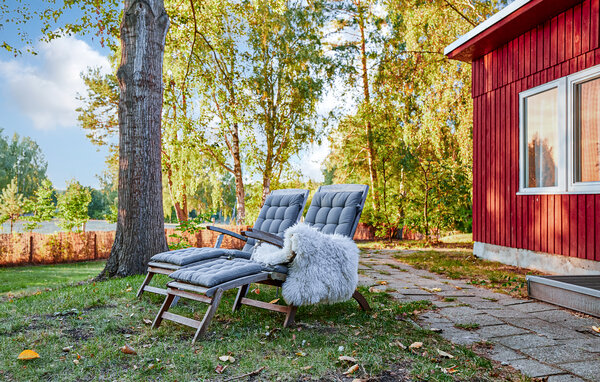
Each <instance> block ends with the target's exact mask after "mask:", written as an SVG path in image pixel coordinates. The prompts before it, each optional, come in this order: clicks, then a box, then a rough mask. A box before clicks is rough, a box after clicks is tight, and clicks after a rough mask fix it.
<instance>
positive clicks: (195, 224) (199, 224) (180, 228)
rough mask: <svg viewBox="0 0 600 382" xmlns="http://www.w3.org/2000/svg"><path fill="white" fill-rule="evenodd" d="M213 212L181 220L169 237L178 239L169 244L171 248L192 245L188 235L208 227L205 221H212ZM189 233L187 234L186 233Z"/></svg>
mask: <svg viewBox="0 0 600 382" xmlns="http://www.w3.org/2000/svg"><path fill="white" fill-rule="evenodd" d="M210 217H211V214H210V213H208V214H202V215H201V216H198V217H196V218H193V219H188V220H184V221H182V222H179V224H178V225H177V227H175V231H176V232H174V233H172V234H170V235H169V237H172V238H174V239H176V240H177V242H175V243H170V244H169V249H170V250H175V249H181V248H188V247H190V246H191V244H190V242H189V240H188V239H187V237H188V235H194V234H196V233H198V232H200V230H203V229H206V227H205V226H204V225H203V223H206V222H209V221H210ZM184 234H187V235H184Z"/></svg>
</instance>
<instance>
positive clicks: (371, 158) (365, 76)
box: [358, 7, 379, 210]
mask: <svg viewBox="0 0 600 382" xmlns="http://www.w3.org/2000/svg"><path fill="white" fill-rule="evenodd" d="M359 12H360V14H359V25H358V27H359V30H360V61H361V64H362V81H363V94H364V97H365V106H366V107H367V110H366V111H365V113H366V114H365V115H366V116H365V118H366V120H367V121H366V124H365V128H366V130H367V162H368V165H369V178H370V180H371V190H372V193H371V195H373V208H374V209H375V210H378V209H379V189H378V188H377V168H376V167H375V162H376V160H375V158H376V156H377V153H376V152H375V142H374V139H373V126H372V125H371V120H370V119H369V118H370V117H371V115H370V114H371V95H370V93H369V72H368V67H367V48H366V37H365V19H364V11H363V10H362V8H360V7H359Z"/></svg>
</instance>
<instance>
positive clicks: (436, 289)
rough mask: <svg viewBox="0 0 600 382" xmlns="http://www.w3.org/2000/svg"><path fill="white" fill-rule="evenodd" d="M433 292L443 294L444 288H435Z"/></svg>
mask: <svg viewBox="0 0 600 382" xmlns="http://www.w3.org/2000/svg"><path fill="white" fill-rule="evenodd" d="M431 291H432V292H441V291H442V288H433V289H432V290H431Z"/></svg>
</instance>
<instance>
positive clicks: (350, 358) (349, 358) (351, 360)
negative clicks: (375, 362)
mask: <svg viewBox="0 0 600 382" xmlns="http://www.w3.org/2000/svg"><path fill="white" fill-rule="evenodd" d="M338 359H339V360H340V361H342V362H352V363H356V362H358V361H357V360H356V358H354V357H348V356H347V355H341V356H339V357H338Z"/></svg>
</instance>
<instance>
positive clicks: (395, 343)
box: [390, 341, 406, 350]
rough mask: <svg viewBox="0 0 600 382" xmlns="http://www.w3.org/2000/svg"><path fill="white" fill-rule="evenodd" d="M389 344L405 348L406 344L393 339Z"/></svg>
mask: <svg viewBox="0 0 600 382" xmlns="http://www.w3.org/2000/svg"><path fill="white" fill-rule="evenodd" d="M390 345H395V346H398V347H399V348H400V349H405V350H406V346H405V345H404V344H403V343H402V342H400V341H394V342H392V343H391V344H390Z"/></svg>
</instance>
